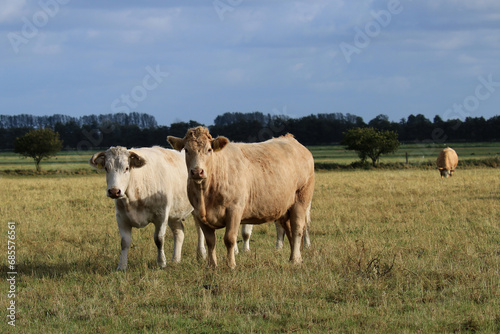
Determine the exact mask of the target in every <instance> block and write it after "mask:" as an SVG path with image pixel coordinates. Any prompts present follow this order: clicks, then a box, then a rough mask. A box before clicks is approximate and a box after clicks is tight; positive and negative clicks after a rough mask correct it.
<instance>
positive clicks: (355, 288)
mask: <svg viewBox="0 0 500 334" xmlns="http://www.w3.org/2000/svg"><path fill="white" fill-rule="evenodd" d="M0 185H1V187H2V190H3V191H2V193H1V194H0V196H1V198H0V200H1V203H2V206H1V207H0V217H1V221H2V223H1V224H0V231H1V235H3V236H4V237H3V238H1V240H0V243H1V244H2V245H3V246H1V247H2V248H3V249H6V242H7V238H6V235H7V222H8V221H15V222H16V228H17V239H16V241H17V246H18V247H17V254H16V255H17V262H18V272H19V275H18V280H17V289H18V294H17V299H16V301H17V305H18V309H17V317H18V318H17V321H16V325H17V327H18V329H19V328H22V331H24V332H32V333H41V332H46V333H49V332H76V333H88V332H97V333H101V332H105V333H106V332H151V333H152V332H169V333H185V332H190V333H234V332H249V333H251V332H284V333H288V332H300V331H309V332H313V333H316V332H317V333H320V332H353V333H361V332H380V333H382V332H383V333H387V332H389V333H412V332H419V331H420V332H475V331H477V332H486V333H495V332H499V331H500V306H499V300H500V298H499V293H498V291H500V286H499V270H500V261H499V256H500V234H499V221H500V210H499V203H500V201H499V200H500V190H499V189H500V171H499V170H497V169H468V170H462V171H460V170H458V171H457V173H456V175H455V176H454V177H453V178H451V179H448V180H441V179H440V178H439V173H438V172H437V171H423V170H396V171H388V170H383V171H379V170H377V171H349V172H347V171H344V172H319V173H318V174H317V182H316V191H315V197H314V200H313V208H312V218H313V222H312V226H311V239H312V247H311V249H306V250H304V251H303V259H304V263H303V264H302V265H301V266H293V265H291V264H289V263H288V256H289V246H288V244H287V245H286V246H285V249H284V251H283V252H276V251H275V250H274V244H275V230H274V226H273V225H272V224H267V225H261V226H257V227H255V229H254V234H253V237H252V242H251V249H252V250H251V251H250V253H247V254H240V255H238V256H237V260H236V261H237V267H236V269H235V270H234V271H231V270H229V269H228V268H226V267H225V266H224V265H223V264H224V263H225V262H224V260H225V249H224V245H223V242H222V240H221V239H222V237H221V236H222V231H219V232H218V233H217V234H218V237H219V243H218V245H217V247H218V256H219V263H221V267H220V268H218V269H216V270H208V269H206V266H205V263H202V264H200V263H198V262H197V261H196V255H195V254H196V233H195V230H194V226H193V222H192V221H191V220H188V221H187V222H186V240H185V243H184V249H183V260H182V263H181V264H173V263H169V264H168V266H167V268H166V269H165V270H159V269H157V268H156V246H155V245H154V242H153V239H152V236H153V230H154V229H153V227H152V226H150V227H148V228H146V229H143V230H134V231H133V236H132V238H133V246H132V248H131V250H130V253H129V267H128V271H127V272H126V273H117V272H115V271H114V268H115V267H116V264H117V262H118V258H119V252H120V237H119V233H118V229H117V227H116V221H115V217H114V204H113V201H112V200H109V199H108V198H106V197H105V194H104V193H105V192H104V190H105V180H104V176H103V175H91V176H86V177H82V176H80V177H3V178H0ZM166 243H167V244H166V252H167V254H168V253H170V252H171V249H172V238H171V235H170V234H167V238H166ZM167 257H168V255H167ZM2 271H3V272H7V267H6V266H5V265H3V266H2ZM2 287H3V291H7V289H8V287H7V284H6V283H5V281H4V283H3V285H2ZM7 302H8V300H7V299H6V298H2V299H0V308H1V309H3V310H5V309H6V307H7ZM7 329H8V325H7V324H6V321H4V322H3V323H1V324H0V330H1V331H6V330H7Z"/></svg>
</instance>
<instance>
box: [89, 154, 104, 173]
mask: <svg viewBox="0 0 500 334" xmlns="http://www.w3.org/2000/svg"><path fill="white" fill-rule="evenodd" d="M105 163H106V155H105V152H99V153H96V154H94V155H93V156H92V158H90V160H89V165H90V166H92V167H94V168H97V169H104V164H105Z"/></svg>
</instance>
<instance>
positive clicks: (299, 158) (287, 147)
mask: <svg viewBox="0 0 500 334" xmlns="http://www.w3.org/2000/svg"><path fill="white" fill-rule="evenodd" d="M168 142H169V143H170V145H172V147H173V148H174V149H176V150H178V151H182V149H184V150H185V151H186V164H187V168H188V173H189V176H188V185H187V187H188V197H189V200H190V202H191V204H192V205H193V207H194V213H193V215H194V217H195V219H196V220H197V221H198V222H199V223H200V226H201V228H202V230H203V233H204V234H205V239H206V242H207V246H208V261H209V266H210V267H216V266H217V259H216V255H215V242H216V238H215V230H216V229H220V228H224V227H225V228H226V231H225V234H224V243H225V245H226V248H227V262H228V265H229V267H231V268H234V267H235V266H236V262H235V259H234V251H233V249H234V247H235V244H236V237H237V234H238V228H239V226H240V222H241V224H262V223H266V222H272V221H274V220H277V221H279V222H280V223H281V224H282V226H283V227H284V228H285V231H286V234H287V237H288V239H289V241H290V246H291V255H290V261H292V262H293V263H301V262H302V257H301V253H300V245H301V241H302V240H301V239H302V236H303V234H304V230H305V228H306V226H307V224H308V222H307V219H308V217H309V212H310V209H311V201H312V196H313V191H314V160H313V157H312V154H311V152H309V150H308V149H306V148H305V147H304V146H302V145H301V144H300V143H299V142H298V141H297V140H295V139H294V138H293V136H292V135H290V134H288V135H286V136H282V137H279V138H273V139H270V140H268V141H266V142H263V143H255V144H243V143H232V142H229V140H228V139H227V138H225V137H217V138H215V139H214V138H212V136H211V135H210V133H209V131H208V129H207V128H204V127H197V128H193V129H189V130H188V131H187V133H186V136H185V137H184V138H182V139H181V138H176V137H171V136H169V137H168Z"/></svg>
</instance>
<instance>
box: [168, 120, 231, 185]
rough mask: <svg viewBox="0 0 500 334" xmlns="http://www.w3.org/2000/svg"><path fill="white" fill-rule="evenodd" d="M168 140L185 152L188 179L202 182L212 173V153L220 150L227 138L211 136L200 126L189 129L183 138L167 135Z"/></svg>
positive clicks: (226, 142) (174, 146)
mask: <svg viewBox="0 0 500 334" xmlns="http://www.w3.org/2000/svg"><path fill="white" fill-rule="evenodd" d="M167 140H168V142H169V143H170V145H172V147H173V148H174V149H176V150H177V151H182V150H183V149H184V150H185V152H186V165H187V169H188V173H189V180H191V181H194V182H195V183H197V184H202V183H203V182H205V181H206V180H207V179H208V178H209V177H210V176H211V175H213V173H214V169H215V168H217V166H213V154H216V152H218V151H220V150H222V149H223V148H224V147H225V146H226V145H227V144H228V143H229V140H228V139H227V138H226V137H222V136H220V137H217V138H215V139H213V138H212V136H211V135H210V133H209V132H208V129H207V128H205V127H202V126H199V127H196V128H192V129H189V130H188V131H187V133H186V136H185V137H184V138H177V137H172V136H168V138H167Z"/></svg>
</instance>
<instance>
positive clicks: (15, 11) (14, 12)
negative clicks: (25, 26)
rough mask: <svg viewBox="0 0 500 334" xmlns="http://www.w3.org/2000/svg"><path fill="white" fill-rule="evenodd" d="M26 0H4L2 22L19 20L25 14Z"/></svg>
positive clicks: (1, 11)
mask: <svg viewBox="0 0 500 334" xmlns="http://www.w3.org/2000/svg"><path fill="white" fill-rule="evenodd" d="M25 5H26V0H2V2H0V23H6V22H12V21H15V20H18V19H19V17H21V16H22V15H23V12H24V7H25Z"/></svg>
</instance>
